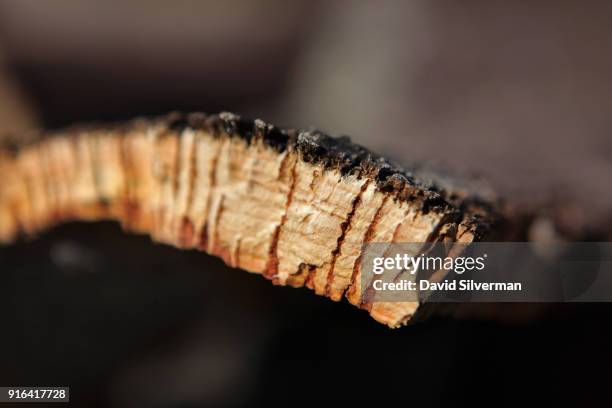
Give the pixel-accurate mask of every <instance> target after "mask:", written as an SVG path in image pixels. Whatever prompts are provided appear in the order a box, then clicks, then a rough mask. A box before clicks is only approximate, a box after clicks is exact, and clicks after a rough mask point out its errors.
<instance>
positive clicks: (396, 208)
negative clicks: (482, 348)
mask: <svg viewBox="0 0 612 408" xmlns="http://www.w3.org/2000/svg"><path fill="white" fill-rule="evenodd" d="M44 136H45V137H40V138H37V139H35V140H34V141H30V142H27V143H23V142H22V143H21V144H13V145H10V146H9V145H8V144H5V146H3V148H2V149H0V172H1V174H2V183H1V184H0V241H1V242H11V241H14V240H15V239H17V238H18V237H19V236H20V235H22V234H23V235H33V234H36V233H37V232H39V231H42V230H44V229H46V228H49V227H51V226H53V225H55V224H57V223H61V222H65V221H70V220H85V221H86V220H102V219H112V220H117V221H119V222H120V223H121V224H122V225H123V227H124V229H125V230H127V231H131V232H136V233H146V234H149V235H150V236H151V237H152V239H153V240H155V241H158V242H162V243H166V244H169V245H173V246H176V247H180V248H194V249H197V250H201V251H206V252H208V253H210V254H213V255H216V256H219V257H221V258H222V259H223V260H224V261H225V262H226V263H227V264H228V265H230V266H233V267H237V268H241V269H244V270H246V271H249V272H254V273H259V274H261V275H263V276H264V277H266V278H268V279H270V280H272V282H274V283H275V284H279V285H291V286H295V287H300V286H306V287H308V288H311V289H312V290H314V291H315V292H316V293H317V294H319V295H324V296H327V297H329V298H331V299H333V300H335V301H338V300H340V299H341V298H342V297H343V296H346V297H347V298H348V300H349V302H350V303H352V304H353V305H356V306H358V307H360V308H363V309H366V310H368V311H369V313H370V314H371V316H372V317H373V318H374V319H376V320H378V321H380V322H382V323H384V324H387V325H388V326H390V327H398V326H401V325H403V324H405V323H406V322H408V320H409V319H410V318H411V317H412V316H413V315H414V314H415V313H416V311H417V309H418V306H419V305H418V304H417V303H416V302H403V303H402V302H394V303H387V302H374V303H368V302H365V301H363V299H362V296H361V294H362V291H363V289H364V288H361V287H360V276H359V275H360V261H361V252H362V246H363V244H364V243H366V242H435V241H439V240H445V241H448V242H455V241H460V242H471V241H473V240H477V239H479V238H480V237H481V235H482V234H483V232H484V231H485V229H486V227H487V222H488V218H489V215H490V214H489V211H488V210H487V209H486V207H485V206H482V205H478V204H477V201H475V200H471V199H470V198H469V196H468V195H466V194H463V193H461V191H449V190H448V188H445V189H442V188H440V187H437V186H436V185H434V184H431V183H423V182H420V181H418V180H417V179H416V178H415V177H414V176H413V175H412V174H411V173H410V172H409V171H408V170H406V169H403V168H400V167H399V166H396V165H394V164H392V163H390V162H388V161H387V160H385V159H383V158H381V157H378V156H376V155H374V154H373V153H371V152H369V151H368V150H366V149H364V148H363V147H361V146H358V145H355V144H353V143H351V142H350V140H349V139H348V138H346V137H345V138H339V139H336V138H332V137H330V136H327V135H325V134H324V133H322V132H319V131H314V130H312V131H304V132H298V131H295V130H282V129H277V128H275V127H274V126H272V125H269V124H266V123H264V122H262V121H260V120H255V121H249V120H243V119H241V118H240V117H238V116H236V115H233V114H229V113H221V114H219V115H205V114H200V113H195V114H189V115H181V114H170V115H168V116H166V117H163V118H155V119H150V120H147V119H137V120H134V121H132V122H129V123H126V124H119V125H99V126H81V127H74V128H71V129H67V130H64V131H59V132H55V133H53V134H49V135H44Z"/></svg>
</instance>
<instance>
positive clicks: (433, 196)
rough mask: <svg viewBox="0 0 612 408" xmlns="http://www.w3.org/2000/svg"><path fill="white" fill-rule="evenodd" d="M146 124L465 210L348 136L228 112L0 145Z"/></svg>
mask: <svg viewBox="0 0 612 408" xmlns="http://www.w3.org/2000/svg"><path fill="white" fill-rule="evenodd" d="M147 125H157V126H160V127H161V128H162V129H163V128H165V129H167V131H170V132H176V133H178V134H180V133H181V132H182V131H183V130H185V129H188V128H190V129H193V130H204V131H206V132H208V133H210V134H212V135H214V136H222V135H229V136H232V137H240V138H242V139H243V140H245V141H246V142H247V143H249V144H250V143H253V142H255V141H261V142H263V143H264V144H265V145H267V146H269V147H271V148H273V149H275V150H276V151H278V152H283V151H286V150H292V151H296V152H298V153H299V155H300V157H301V159H302V160H304V161H305V162H308V163H312V164H319V165H322V166H324V167H325V168H328V169H337V170H339V171H340V172H341V174H343V175H355V176H357V177H359V178H361V177H368V178H370V179H371V180H373V181H375V182H376V185H377V187H378V188H379V189H380V190H381V191H383V192H387V193H390V194H392V195H393V196H394V197H395V199H397V200H401V201H412V202H416V203H419V204H420V206H421V210H422V211H423V212H424V213H427V212H429V211H432V212H435V213H446V212H449V211H453V210H455V211H457V212H459V213H463V212H464V211H465V210H466V207H465V205H463V203H457V202H456V200H453V199H452V196H451V194H450V193H448V192H446V191H445V190H444V189H443V188H441V187H440V186H439V185H437V184H436V183H435V181H434V182H431V181H427V182H424V181H422V180H419V179H418V178H417V177H415V175H414V174H413V173H412V171H411V170H409V169H406V168H405V167H402V166H399V165H397V164H395V163H392V162H391V161H389V160H387V159H385V158H383V157H381V156H379V155H377V154H375V153H373V152H371V151H369V150H368V149H366V148H365V147H363V146H360V145H358V144H356V143H353V142H351V140H350V138H349V137H348V136H342V137H332V136H329V135H327V134H325V133H324V132H322V131H320V130H316V129H311V130H307V131H299V130H295V129H281V128H277V127H275V126H273V125H271V124H268V123H265V122H263V121H262V120H259V119H256V120H251V119H246V118H242V117H240V116H238V115H235V114H232V113H228V112H223V113H219V114H205V113H187V114H184V113H179V112H172V113H170V114H167V115H164V116H161V117H153V118H138V119H134V120H132V121H129V122H122V123H89V124H81V125H75V126H71V127H70V128H67V129H64V130H61V131H56V132H51V133H47V134H41V135H39V136H38V137H27V138H26V140H27V141H25V142H21V143H18V144H17V145H15V142H14V141H11V142H10V144H9V143H2V145H0V149H4V151H5V152H6V153H9V154H11V155H12V154H16V153H17V152H18V151H19V150H20V148H22V147H24V146H25V145H29V144H31V143H32V142H34V141H36V139H38V140H40V139H41V138H44V137H54V136H60V135H63V136H66V135H76V134H78V133H82V132H87V131H108V132H118V133H130V132H134V131H137V130H138V129H141V128H145V127H146V126H147ZM478 218H482V217H478ZM485 218H486V217H485ZM482 221H483V220H482V219H477V218H475V219H474V223H477V224H479V230H480V232H481V233H480V234H479V235H483V234H484V232H485V230H486V229H487V228H486V227H483V225H484V224H486V223H482Z"/></svg>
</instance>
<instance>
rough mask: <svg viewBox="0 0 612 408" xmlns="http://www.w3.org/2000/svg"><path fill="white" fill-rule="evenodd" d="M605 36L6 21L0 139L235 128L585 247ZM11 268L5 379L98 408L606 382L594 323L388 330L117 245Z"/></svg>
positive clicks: (111, 9)
mask: <svg viewBox="0 0 612 408" xmlns="http://www.w3.org/2000/svg"><path fill="white" fill-rule="evenodd" d="M610 21H612V5H611V4H610V3H608V2H603V1H602V2H597V1H595V2H589V3H584V2H579V1H556V2H545V1H536V2H527V1H515V2H509V1H506V2H502V1H484V0H480V1H463V2H452V1H425V0H419V1H379V2H374V1H352V2H348V1H334V2H324V1H315V0H313V1H291V2H286V1H278V0H255V1H224V2H213V1H178V2H177V1H167V0H164V1H162V0H150V1H143V0H128V1H116V0H113V1H105V2H94V1H83V0H54V1H50V2H40V1H35V0H0V54H1V58H0V60H1V61H2V63H3V66H2V69H0V128H2V129H5V130H10V131H17V132H18V131H19V129H24V128H28V127H36V126H44V127H51V128H54V127H61V126H64V125H67V124H69V123H72V122H75V121H90V120H118V119H126V118H130V117H133V116H137V115H151V114H159V113H165V112H168V111H171V110H183V111H192V110H199V111H208V112H217V111H221V110H230V111H234V112H238V113H241V114H243V115H245V116H251V117H261V118H262V119H265V120H268V121H271V122H273V123H276V124H279V125H289V126H299V127H307V126H311V125H314V126H317V127H319V128H321V129H324V130H326V131H329V132H332V133H336V134H339V133H342V134H349V135H351V136H352V137H353V139H354V140H356V141H357V142H359V143H362V144H364V145H366V146H368V147H370V148H372V149H373V150H375V151H377V152H379V153H382V154H385V155H388V156H390V157H391V158H393V159H395V160H397V161H399V162H404V163H412V162H414V161H417V162H426V163H436V164H440V165H442V166H444V167H446V168H447V169H448V171H449V172H451V173H458V174H465V173H467V174H473V173H475V174H479V175H481V176H482V177H484V178H485V179H486V180H488V181H489V183H490V184H491V185H492V186H493V187H494V189H495V190H496V191H497V192H499V193H501V194H502V195H503V196H506V197H508V198H510V199H512V200H514V201H516V202H520V203H521V204H526V205H531V206H534V207H537V206H544V207H547V206H550V205H552V204H551V203H555V204H554V205H555V206H556V207H559V206H560V207H561V210H559V211H562V212H564V213H570V214H571V217H570V218H571V220H572V223H574V222H575V224H576V225H577V226H576V228H577V229H578V230H580V231H582V229H586V230H590V229H593V230H597V229H601V228H602V225H603V226H607V225H611V224H612V211H611V210H612V189H610V188H609V187H608V186H609V184H610V182H611V174H612V158H611V157H612V138H611V137H610V131H611V130H612V122H611V120H610V117H612V116H611V115H610V113H609V111H610V109H611V108H612V81H611V77H612V52H611V51H612V49H611V48H612V41H611V39H612V26H611V25H610V23H609V22H610ZM559 203H561V205H559ZM605 228H607V227H604V230H605ZM608 232H609V231H608ZM608 236H609V235H608ZM592 237H595V238H597V237H601V235H594V236H592ZM0 262H2V263H1V264H0V265H1V266H0V268H1V269H2V273H3V274H4V276H6V284H3V285H0V291H1V292H0V293H1V294H2V296H1V297H0V299H1V302H2V307H1V308H0V309H2V310H3V312H4V313H6V314H7V316H6V319H5V322H6V323H5V324H6V326H5V327H6V328H7V330H6V332H7V333H9V335H8V336H6V335H5V336H2V340H0V346H2V350H3V351H4V352H5V354H6V356H5V360H4V361H5V363H4V364H1V363H0V370H1V371H2V372H1V373H0V380H2V381H1V382H3V383H6V384H7V385H8V384H21V385H26V383H27V384H39V383H40V384H41V385H42V383H45V384H48V383H58V384H59V383H61V384H69V385H72V386H73V392H74V396H75V398H76V399H77V402H80V403H82V404H87V405H89V406H94V405H98V406H107V405H113V406H201V405H215V406H218V405H263V404H277V403H286V401H287V400H288V399H291V400H294V399H295V398H299V399H300V401H301V402H317V401H327V402H330V401H332V400H333V401H336V400H337V401H345V402H347V403H350V402H352V401H362V402H363V400H364V398H366V397H367V396H375V395H370V393H374V392H375V391H376V389H380V387H383V384H385V382H387V383H386V386H387V387H389V389H393V390H396V391H397V395H395V394H393V395H391V396H387V397H389V398H393V396H396V397H399V399H400V401H405V402H408V401H410V398H414V399H416V400H417V402H418V401H421V400H423V401H424V403H428V404H429V405H437V403H445V402H450V401H453V402H459V403H460V402H468V400H469V399H470V398H471V397H474V396H475V395H473V394H471V393H469V392H467V391H466V392H465V393H464V391H465V390H468V389H471V388H474V389H476V390H482V389H489V390H491V391H492V392H493V393H494V394H495V397H494V398H499V397H500V396H504V398H506V397H507V396H508V395H511V396H512V399H511V400H507V402H509V403H512V402H517V401H521V402H524V398H527V391H528V390H529V389H531V388H530V387H528V386H527V385H526V384H522V385H520V386H516V385H512V384H510V383H513V382H514V381H521V378H524V382H535V381H536V379H541V378H545V379H546V380H545V381H543V382H542V381H541V382H540V383H539V384H538V385H537V386H533V387H535V388H537V390H538V391H539V392H538V393H537V396H539V397H541V398H542V399H543V400H549V399H553V400H561V401H564V402H568V401H573V399H575V400H576V401H583V398H586V397H588V398H591V400H592V401H596V400H597V399H599V398H605V397H606V396H607V395H606V393H605V392H603V393H601V394H602V395H599V394H600V393H598V392H596V394H597V395H595V396H594V395H593V393H592V392H591V393H590V394H588V395H586V397H585V392H583V389H582V388H581V387H579V386H575V385H576V384H574V381H578V385H580V384H582V383H581V382H580V381H583V382H584V384H586V383H587V382H588V383H590V382H591V381H595V382H596V381H597V380H594V379H591V378H588V379H587V378H583V379H582V380H575V379H573V377H571V375H572V373H577V372H580V373H585V372H595V371H596V369H597V368H598V367H602V366H604V365H605V364H607V363H606V362H609V361H610V359H609V358H610V356H609V352H605V351H604V350H603V349H604V344H607V342H609V340H610V336H609V333H607V331H608V330H607V326H608V325H609V319H608V317H607V316H608V315H607V310H608V308H604V307H603V306H600V305H598V306H597V307H586V306H585V307H580V308H577V309H575V308H572V309H571V310H566V311H564V312H563V313H561V314H559V313H553V314H546V315H545V316H540V319H539V320H530V321H529V322H527V323H520V324H518V326H517V325H516V323H515V324H514V325H508V323H499V322H491V321H482V320H472V321H470V320H460V321H455V320H450V319H443V318H436V319H433V321H430V322H426V323H423V324H421V325H417V326H415V327H410V328H407V329H404V330H401V331H396V332H389V331H387V330H386V329H384V328H380V327H378V326H376V325H375V324H374V323H371V322H369V321H368V319H367V316H365V314H362V313H360V312H358V311H355V310H352V309H351V308H349V307H348V306H346V305H337V304H332V303H331V302H327V301H326V300H324V299H320V298H318V297H316V296H314V295H312V294H310V293H308V292H307V291H305V290H292V289H287V288H273V287H272V286H271V285H270V284H269V283H268V282H265V281H263V280H260V279H257V278H256V277H252V276H248V275H246V274H245V273H243V272H237V271H230V270H228V269H227V268H225V267H224V266H222V265H221V264H220V262H219V261H216V260H213V259H211V258H208V257H206V256H205V255H202V254H196V253H191V252H189V253H185V252H180V251H177V250H173V249H171V248H165V247H158V246H153V245H152V244H150V243H149V242H148V241H147V240H146V239H145V238H139V237H123V236H122V234H121V233H120V231H119V229H118V228H117V227H116V226H113V225H107V224H99V225H98V224H96V225H93V226H82V225H70V226H66V227H63V228H59V229H56V230H54V231H52V232H51V233H49V234H47V235H45V236H44V237H43V238H42V239H41V240H38V241H36V242H33V243H24V244H20V245H17V246H14V247H11V248H3V249H0ZM235 285H238V287H239V288H240V291H237V290H236V289H235V287H236V286H235ZM230 288H231V290H230ZM516 320H521V319H520V316H518V318H517V319H516ZM597 346H601V348H599V347H597ZM372 350H377V352H379V353H381V356H380V358H376V354H373V353H372ZM415 350H418V351H415ZM504 356H506V357H504ZM393 358H395V359H396V360H397V361H395V360H393ZM372 373H376V374H377V375H378V376H377V379H376V380H375V379H373V378H372V377H373V375H374V374H372ZM419 374H420V375H422V376H423V377H421V379H420V380H419V379H414V376H417V375H419ZM344 376H346V377H344ZM389 378H391V379H389ZM587 380H588V381H587ZM376 381H378V382H379V384H378V385H372V382H375V383H376ZM368 384H370V385H368ZM409 384H412V385H409ZM559 385H561V386H559ZM570 385H571V386H572V387H570ZM366 386H367V387H369V388H367V390H369V391H366V389H365V388H364V387H366ZM377 387H379V388H377ZM412 388H415V389H418V390H423V391H422V395H421V394H419V395H421V396H419V395H416V396H414V395H413V396H410V397H408V396H406V394H404V393H408V392H409V391H410V389H412ZM593 388H596V387H593ZM325 392H330V393H331V394H332V396H329V397H328V396H324V395H325V394H324V393H325ZM458 393H459V394H458ZM362 394H367V395H362ZM427 394H429V395H427ZM305 395H306V396H305ZM487 396H488V394H486V393H483V395H480V398H487ZM490 401H491V402H492V401H494V400H493V399H492V400H490ZM495 401H496V402H497V400H495ZM496 405H499V404H497V403H496Z"/></svg>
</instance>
